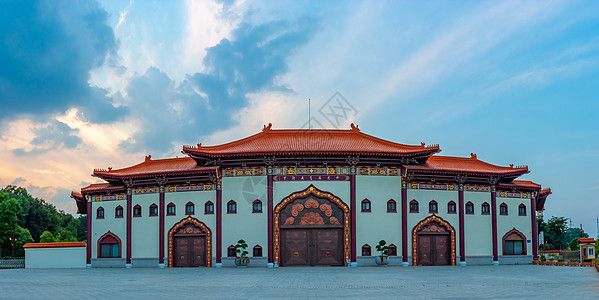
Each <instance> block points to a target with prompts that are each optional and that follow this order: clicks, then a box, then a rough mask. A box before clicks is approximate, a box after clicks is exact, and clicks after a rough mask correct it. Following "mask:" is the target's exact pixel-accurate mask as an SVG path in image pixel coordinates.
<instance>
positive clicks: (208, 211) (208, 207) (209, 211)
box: [204, 201, 214, 215]
mask: <svg viewBox="0 0 599 300" xmlns="http://www.w3.org/2000/svg"><path fill="white" fill-rule="evenodd" d="M204 214H205V215H213V214H214V203H212V201H208V202H206V204H204Z"/></svg>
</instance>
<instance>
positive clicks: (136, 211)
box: [133, 204, 141, 217]
mask: <svg viewBox="0 0 599 300" xmlns="http://www.w3.org/2000/svg"><path fill="white" fill-rule="evenodd" d="M133 216H134V217H141V205H139V204H136V205H135V206H133Z"/></svg>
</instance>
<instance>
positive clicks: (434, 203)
mask: <svg viewBox="0 0 599 300" xmlns="http://www.w3.org/2000/svg"><path fill="white" fill-rule="evenodd" d="M428 212H429V213H431V214H436V213H438V212H439V206H438V205H437V201H435V200H432V201H431V202H429V203H428Z"/></svg>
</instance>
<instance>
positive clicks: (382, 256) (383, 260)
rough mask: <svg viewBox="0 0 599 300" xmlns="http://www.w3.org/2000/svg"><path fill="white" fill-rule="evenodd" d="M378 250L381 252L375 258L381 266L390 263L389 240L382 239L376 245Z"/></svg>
mask: <svg viewBox="0 0 599 300" xmlns="http://www.w3.org/2000/svg"><path fill="white" fill-rule="evenodd" d="M376 251H378V252H379V256H377V257H375V258H374V261H375V262H376V264H377V265H379V266H384V265H387V264H389V256H387V254H389V247H388V246H387V242H385V240H380V241H379V244H378V245H376Z"/></svg>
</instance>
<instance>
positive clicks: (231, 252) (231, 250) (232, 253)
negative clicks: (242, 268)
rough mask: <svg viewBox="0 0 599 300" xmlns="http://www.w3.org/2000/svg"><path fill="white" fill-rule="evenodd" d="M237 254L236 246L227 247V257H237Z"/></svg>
mask: <svg viewBox="0 0 599 300" xmlns="http://www.w3.org/2000/svg"><path fill="white" fill-rule="evenodd" d="M235 256H237V255H236V253H235V246H233V245H231V246H229V248H227V257H235Z"/></svg>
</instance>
